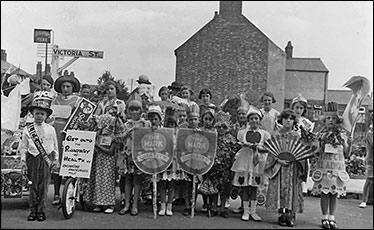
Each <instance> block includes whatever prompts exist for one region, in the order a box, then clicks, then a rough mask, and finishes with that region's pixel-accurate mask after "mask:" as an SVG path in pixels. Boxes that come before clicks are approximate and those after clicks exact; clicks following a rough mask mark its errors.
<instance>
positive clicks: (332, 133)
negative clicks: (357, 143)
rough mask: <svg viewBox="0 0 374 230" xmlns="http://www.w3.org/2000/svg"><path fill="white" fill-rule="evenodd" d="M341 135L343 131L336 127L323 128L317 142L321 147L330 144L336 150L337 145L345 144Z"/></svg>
mask: <svg viewBox="0 0 374 230" xmlns="http://www.w3.org/2000/svg"><path fill="white" fill-rule="evenodd" d="M342 133H343V130H342V129H340V128H338V127H333V128H328V129H327V128H325V129H323V130H321V132H320V134H319V138H318V140H319V141H320V143H321V144H322V145H326V144H330V145H332V146H333V147H334V148H336V147H338V145H343V144H344V142H345V141H344V139H343V137H342V135H341V134H342Z"/></svg>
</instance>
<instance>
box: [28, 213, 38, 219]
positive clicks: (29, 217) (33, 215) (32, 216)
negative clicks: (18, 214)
mask: <svg viewBox="0 0 374 230" xmlns="http://www.w3.org/2000/svg"><path fill="white" fill-rule="evenodd" d="M34 220H36V213H35V212H31V213H30V214H29V216H28V217H27V221H34Z"/></svg>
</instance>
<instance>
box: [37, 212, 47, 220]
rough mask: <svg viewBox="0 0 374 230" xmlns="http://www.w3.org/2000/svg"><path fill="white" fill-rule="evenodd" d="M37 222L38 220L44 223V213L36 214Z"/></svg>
mask: <svg viewBox="0 0 374 230" xmlns="http://www.w3.org/2000/svg"><path fill="white" fill-rule="evenodd" d="M37 220H38V221H45V220H46V218H45V213H44V212H39V213H38V214H37Z"/></svg>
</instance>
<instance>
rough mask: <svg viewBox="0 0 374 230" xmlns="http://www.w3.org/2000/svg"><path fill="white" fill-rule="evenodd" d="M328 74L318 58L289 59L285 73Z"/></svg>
mask: <svg viewBox="0 0 374 230" xmlns="http://www.w3.org/2000/svg"><path fill="white" fill-rule="evenodd" d="M287 70H288V71H309V72H329V70H328V69H327V68H326V66H325V65H324V64H323V62H322V61H321V59H320V58H289V59H287V60H286V71H287Z"/></svg>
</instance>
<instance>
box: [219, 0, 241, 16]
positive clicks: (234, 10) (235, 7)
mask: <svg viewBox="0 0 374 230" xmlns="http://www.w3.org/2000/svg"><path fill="white" fill-rule="evenodd" d="M242 3H243V2H242V1H220V2H219V14H220V15H222V16H223V17H226V18H229V17H237V16H240V15H242Z"/></svg>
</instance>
